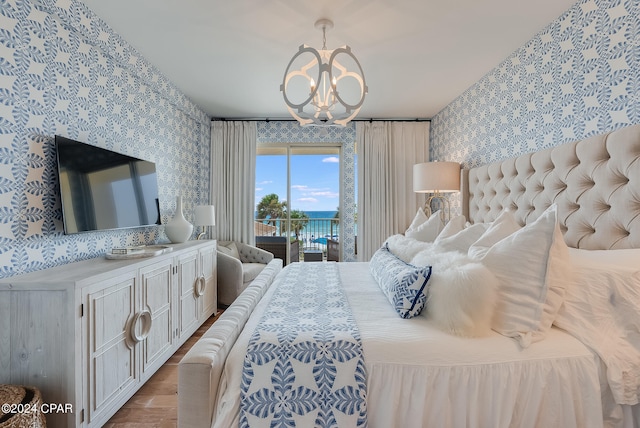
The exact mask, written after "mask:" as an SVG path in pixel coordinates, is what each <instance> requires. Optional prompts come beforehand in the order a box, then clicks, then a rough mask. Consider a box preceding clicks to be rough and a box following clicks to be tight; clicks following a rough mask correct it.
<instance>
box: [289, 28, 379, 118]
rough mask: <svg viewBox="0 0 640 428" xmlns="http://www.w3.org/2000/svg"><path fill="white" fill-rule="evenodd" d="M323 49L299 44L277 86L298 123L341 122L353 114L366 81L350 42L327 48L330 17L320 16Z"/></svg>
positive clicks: (365, 86)
mask: <svg viewBox="0 0 640 428" xmlns="http://www.w3.org/2000/svg"><path fill="white" fill-rule="evenodd" d="M315 28H318V29H321V30H322V49H320V50H319V51H318V50H317V49H314V48H312V47H310V46H307V45H302V46H300V49H299V50H298V52H297V53H296V54H295V55H294V56H293V58H292V59H291V61H289V65H288V66H287V69H286V71H285V73H284V80H283V82H282V84H281V85H280V90H281V91H282V95H283V97H284V101H285V103H286V104H287V110H289V113H291V116H293V117H294V118H295V119H296V120H297V121H298V122H300V124H301V125H320V126H329V125H340V126H346V125H347V123H348V122H349V121H350V120H351V119H353V118H354V117H356V115H357V114H358V112H359V111H360V107H362V103H363V102H364V96H365V95H366V93H367V85H366V84H365V81H364V73H363V71H362V67H361V66H360V62H358V59H357V58H356V57H355V56H354V55H353V53H352V52H351V48H350V47H349V46H343V47H341V48H337V49H334V50H328V49H327V29H331V28H333V22H332V21H331V20H329V19H319V20H318V21H316V23H315Z"/></svg>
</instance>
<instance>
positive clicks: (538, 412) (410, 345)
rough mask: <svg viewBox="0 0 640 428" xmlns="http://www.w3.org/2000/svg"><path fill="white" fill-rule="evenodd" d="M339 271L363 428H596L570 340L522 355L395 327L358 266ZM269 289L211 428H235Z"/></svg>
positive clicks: (595, 411)
mask: <svg viewBox="0 0 640 428" xmlns="http://www.w3.org/2000/svg"><path fill="white" fill-rule="evenodd" d="M339 267H340V274H341V277H342V282H343V285H344V286H345V292H346V294H347V297H348V299H349V303H350V304H351V307H352V311H353V314H354V316H355V319H356V322H357V323H358V328H359V329H360V334H361V338H362V343H363V347H364V353H365V365H366V369H367V376H368V378H367V390H368V392H367V393H368V405H367V408H368V421H369V426H370V427H372V428H377V427H380V428H387V427H400V426H401V427H407V428H411V427H438V428H440V427H457V426H462V427H468V428H473V427H478V428H479V427H492V428H494V427H495V428H500V427H518V428H527V427H532V428H533V427H565V428H570V427H576V428H577V427H581V428H582V427H586V428H588V427H602V426H603V425H602V408H601V397H600V386H599V380H598V360H597V357H595V356H594V355H593V354H592V353H591V352H590V351H589V350H588V349H587V348H586V347H585V346H584V345H583V344H581V343H580V342H579V341H578V340H576V339H574V338H573V337H572V336H570V335H568V334H567V333H565V332H563V331H561V330H559V329H555V328H554V329H552V331H551V332H550V334H549V336H548V338H546V339H545V340H543V341H541V342H538V343H535V344H533V345H532V346H530V347H529V348H527V349H524V350H522V349H520V347H519V346H518V344H517V343H516V342H515V341H514V340H513V339H509V338H506V337H503V336H501V335H499V334H497V333H496V334H494V335H492V336H490V337H486V338H482V339H463V338H458V337H454V336H450V335H448V334H446V333H443V332H441V331H439V330H437V329H436V328H435V327H433V326H432V325H431V323H430V321H429V320H428V319H427V318H426V317H423V316H418V317H415V318H412V319H409V320H406V319H402V318H400V317H399V316H398V315H397V314H396V312H395V311H394V310H393V308H392V307H391V305H390V304H389V302H388V301H387V300H386V298H385V296H384V295H383V294H382V292H381V291H380V289H379V288H378V286H377V284H376V283H375V282H374V281H373V280H372V278H371V276H370V274H369V267H368V264H367V263H344V264H340V265H339ZM277 285H278V280H276V282H274V284H273V285H272V287H271V289H270V290H269V291H268V292H267V294H266V295H265V297H264V298H263V299H262V301H261V302H260V303H259V304H258V306H257V307H256V309H255V311H254V316H252V317H251V319H249V321H248V322H247V325H246V327H245V329H244V331H243V332H242V334H241V335H240V337H239V338H238V342H237V343H236V346H234V349H233V350H232V351H231V354H230V356H229V358H228V360H227V365H226V367H225V373H224V374H223V378H222V381H221V382H222V385H221V391H222V393H221V394H222V395H221V397H220V400H219V402H218V406H217V408H216V411H215V412H216V413H215V418H214V423H213V427H232V426H233V427H235V426H238V414H239V396H240V382H241V378H242V362H243V360H244V356H245V352H246V346H247V343H248V341H249V338H250V336H251V334H252V333H253V331H254V329H255V327H256V324H257V322H258V320H259V318H260V317H259V315H260V313H261V312H262V311H263V310H264V307H265V305H266V302H267V301H268V300H269V299H270V296H271V293H272V292H273V290H274V289H275V287H277ZM255 315H257V316H255Z"/></svg>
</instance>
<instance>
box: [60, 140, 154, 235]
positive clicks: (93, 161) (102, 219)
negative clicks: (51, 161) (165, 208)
mask: <svg viewBox="0 0 640 428" xmlns="http://www.w3.org/2000/svg"><path fill="white" fill-rule="evenodd" d="M55 146H56V156H57V160H58V178H59V183H60V198H61V201H62V220H63V223H64V233H65V234H73V233H81V232H90V231H96V230H110V229H122V228H131V227H140V226H149V225H154V224H160V210H159V202H158V179H157V176H156V165H155V163H153V162H149V161H145V160H142V159H138V158H134V157H131V156H127V155H124V154H121V153H116V152H113V151H111V150H106V149H102V148H100V147H95V146H92V145H89V144H85V143H81V142H79V141H74V140H71V139H69V138H65V137H61V136H59V135H56V136H55Z"/></svg>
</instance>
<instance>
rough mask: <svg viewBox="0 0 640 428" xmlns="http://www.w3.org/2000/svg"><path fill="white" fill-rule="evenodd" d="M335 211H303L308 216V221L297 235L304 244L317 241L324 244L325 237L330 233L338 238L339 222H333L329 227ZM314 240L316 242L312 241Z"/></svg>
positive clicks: (325, 241)
mask: <svg viewBox="0 0 640 428" xmlns="http://www.w3.org/2000/svg"><path fill="white" fill-rule="evenodd" d="M336 212H337V211H305V213H306V214H307V215H308V216H309V223H307V225H306V227H305V228H304V229H302V231H301V232H300V234H299V235H298V237H299V238H300V239H301V240H302V241H303V242H304V243H306V244H310V243H318V244H322V245H326V243H327V238H328V237H329V236H331V235H333V236H334V238H338V236H339V235H340V231H339V228H340V226H339V224H338V223H337V222H333V228H332V227H331V224H332V221H331V219H333V217H334V216H335V215H336ZM313 241H316V242H313Z"/></svg>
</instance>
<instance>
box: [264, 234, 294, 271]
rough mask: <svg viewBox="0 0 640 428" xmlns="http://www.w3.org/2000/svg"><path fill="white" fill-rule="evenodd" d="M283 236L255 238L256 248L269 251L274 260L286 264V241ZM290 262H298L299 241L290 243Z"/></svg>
mask: <svg viewBox="0 0 640 428" xmlns="http://www.w3.org/2000/svg"><path fill="white" fill-rule="evenodd" d="M288 240H289V239H288V238H287V237H285V236H256V247H258V248H262V249H263V250H265V251H269V252H270V253H272V254H273V257H275V258H276V259H282V261H283V264H284V265H286V264H287V241H288ZM290 245H291V250H290V251H291V262H298V261H300V241H298V240H295V241H291V244H290Z"/></svg>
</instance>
